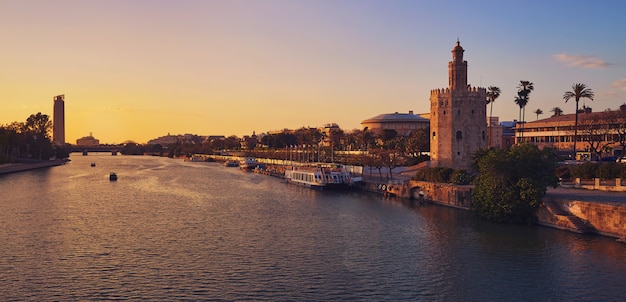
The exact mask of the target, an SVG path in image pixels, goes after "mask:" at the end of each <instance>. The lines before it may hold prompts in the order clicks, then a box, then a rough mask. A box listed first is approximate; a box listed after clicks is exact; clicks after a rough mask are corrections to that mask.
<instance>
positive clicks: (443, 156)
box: [430, 40, 487, 169]
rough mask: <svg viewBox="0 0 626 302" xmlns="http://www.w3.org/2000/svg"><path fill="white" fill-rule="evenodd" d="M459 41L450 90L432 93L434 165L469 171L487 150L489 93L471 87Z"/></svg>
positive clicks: (450, 65)
mask: <svg viewBox="0 0 626 302" xmlns="http://www.w3.org/2000/svg"><path fill="white" fill-rule="evenodd" d="M464 51H465V50H463V47H461V45H460V43H459V41H458V40H457V42H456V46H455V47H454V48H453V49H452V61H451V62H449V63H448V81H449V82H448V88H445V89H434V90H431V91H430V131H431V133H430V160H431V166H434V167H450V168H455V169H468V168H469V167H470V165H471V158H472V154H473V153H474V152H476V151H477V150H478V149H480V148H483V149H484V148H487V134H486V131H487V113H486V112H487V103H486V99H487V90H486V89H485V88H481V87H471V86H469V85H468V84H467V61H464V60H463V52H464Z"/></svg>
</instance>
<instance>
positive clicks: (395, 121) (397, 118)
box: [361, 111, 430, 136]
mask: <svg viewBox="0 0 626 302" xmlns="http://www.w3.org/2000/svg"><path fill="white" fill-rule="evenodd" d="M427 116H428V114H425V115H417V114H413V111H409V113H398V112H395V113H385V114H379V115H377V116H375V117H372V118H369V119H366V120H364V121H362V122H361V126H362V128H363V129H365V128H367V129H369V130H370V131H372V132H377V133H382V132H383V131H384V130H395V131H396V132H397V134H398V135H399V136H410V135H411V133H413V132H414V131H415V130H418V129H426V128H428V127H429V126H430V120H429V119H428V118H427Z"/></svg>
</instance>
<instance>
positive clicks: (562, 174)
mask: <svg viewBox="0 0 626 302" xmlns="http://www.w3.org/2000/svg"><path fill="white" fill-rule="evenodd" d="M554 174H555V175H556V177H558V178H560V179H570V178H571V177H572V172H571V171H570V169H569V167H568V166H558V167H557V168H556V171H555V172H554Z"/></svg>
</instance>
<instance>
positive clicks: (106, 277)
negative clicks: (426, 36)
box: [0, 154, 626, 301]
mask: <svg viewBox="0 0 626 302" xmlns="http://www.w3.org/2000/svg"><path fill="white" fill-rule="evenodd" d="M71 159H72V161H71V162H70V163H68V164H66V165H64V166H60V167H53V168H49V169H43V170H35V171H27V172H22V173H16V174H10V175H3V176H0V243H1V244H2V246H1V248H0V300H2V301H10V300H20V301H24V300H30V301H51V300H60V301H75V300H118V299H119V300H150V301H155V300H161V301H171V300H204V301H206V300H211V301H214V300H226V301H235V300H236V301H242V300H244V301H245V300H248V301H250V300H253V301H259V300H260V301H402V300H404V301H503V300H506V301H585V300H586V301H620V300H622V299H623V298H624V297H626V245H625V244H622V243H618V242H616V241H615V240H614V239H611V238H605V237H600V236H593V235H579V234H573V233H568V232H563V231H558V230H553V229H549V228H543V227H528V226H507V225H499V224H491V223H486V222H482V221H479V220H477V219H475V218H474V217H473V216H472V214H471V213H470V212H468V211H463V210H458V209H452V208H446V207H441V206H436V205H413V204H411V203H410V202H409V201H407V200H400V199H389V198H384V197H382V196H379V195H375V194H370V193H364V192H358V191H356V192H355V191H353V192H329V191H314V190H310V189H307V188H302V187H298V186H294V185H290V184H286V183H285V182H284V181H283V180H281V179H278V178H273V177H269V176H264V175H258V174H254V173H250V172H243V171H240V170H238V169H237V168H227V167H224V166H223V165H220V164H218V163H192V162H183V161H181V160H175V159H168V158H158V157H142V156H139V157H129V156H111V155H104V154H90V155H88V156H81V155H78V154H72V157H71ZM92 162H93V163H96V166H95V167H91V166H90V163H92ZM110 171H115V172H117V174H118V176H119V180H118V181H117V182H110V181H109V179H108V174H109V172H110Z"/></svg>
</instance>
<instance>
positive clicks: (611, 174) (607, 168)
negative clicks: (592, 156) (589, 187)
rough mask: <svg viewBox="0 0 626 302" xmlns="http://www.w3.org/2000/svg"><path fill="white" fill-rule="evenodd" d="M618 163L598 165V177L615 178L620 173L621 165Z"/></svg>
mask: <svg viewBox="0 0 626 302" xmlns="http://www.w3.org/2000/svg"><path fill="white" fill-rule="evenodd" d="M618 165H619V164H618V163H602V164H600V166H599V167H598V174H597V175H596V176H597V177H598V178H602V179H615V178H618V177H619V175H620V167H619V166H618Z"/></svg>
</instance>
